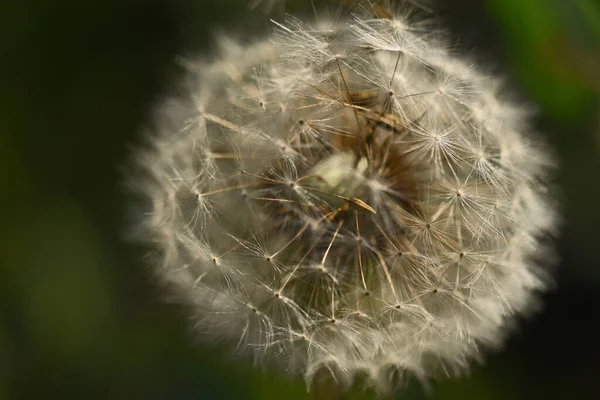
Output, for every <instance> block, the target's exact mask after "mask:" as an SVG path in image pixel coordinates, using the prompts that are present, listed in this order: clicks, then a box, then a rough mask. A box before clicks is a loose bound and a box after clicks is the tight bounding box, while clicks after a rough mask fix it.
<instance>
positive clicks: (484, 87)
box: [139, 9, 555, 390]
mask: <svg viewBox="0 0 600 400" xmlns="http://www.w3.org/2000/svg"><path fill="white" fill-rule="evenodd" d="M275 26H276V28H275V32H274V33H273V34H272V36H270V37H267V38H266V39H264V40H261V41H258V42H256V43H254V44H251V45H240V44H237V43H235V42H234V41H225V40H224V41H222V43H221V51H220V55H219V56H218V57H217V58H216V59H214V60H212V61H210V62H198V63H192V65H191V67H190V70H191V72H190V77H189V80H188V81H187V88H188V89H189V93H190V95H189V96H187V97H185V98H184V99H183V100H181V99H180V100H177V101H171V102H170V103H166V105H165V106H164V107H163V108H162V113H161V119H160V121H161V122H162V125H161V129H160V134H158V135H155V136H154V137H152V146H151V149H150V150H148V151H145V152H143V153H142V154H140V157H139V164H140V165H141V166H142V167H143V170H144V171H145V174H144V177H145V178H144V179H142V178H140V182H142V183H141V184H140V185H139V186H140V187H141V188H142V189H143V193H144V194H145V196H147V198H148V199H149V200H150V201H151V204H152V207H151V211H150V212H149V213H147V217H146V218H145V220H144V228H145V229H144V239H147V240H150V241H152V242H153V243H154V246H155V248H156V249H157V251H156V257H155V266H156V271H157V272H158V276H160V277H161V278H162V279H163V280H164V281H165V282H168V283H169V285H170V287H171V288H173V289H174V292H175V293H176V294H177V295H178V296H179V298H180V299H181V300H182V301H184V302H186V303H187V304H188V305H190V306H191V307H190V308H191V309H192V310H193V313H194V315H193V320H194V326H195V328H196V330H197V331H198V332H199V333H200V334H201V335H202V336H203V337H206V338H216V339H225V340H227V341H228V342H229V343H231V344H232V346H233V347H234V348H235V350H237V351H239V352H244V353H250V354H251V355H252V356H254V358H255V360H256V362H259V363H263V362H265V363H266V362H274V363H277V364H279V365H282V366H283V367H284V368H285V369H287V370H288V371H290V372H291V373H295V374H301V375H303V376H304V377H305V378H306V380H307V381H308V382H309V383H311V382H312V381H313V380H315V379H321V378H320V377H321V376H324V374H329V375H331V376H332V377H333V378H335V379H336V380H337V381H338V382H339V383H340V384H341V385H343V384H348V385H349V384H352V383H353V382H355V381H356V379H358V378H360V379H361V381H364V382H367V384H369V385H372V386H374V387H376V388H377V389H382V390H384V389H387V388H390V387H393V386H394V385H396V384H398V383H400V382H402V380H403V379H404V378H405V377H408V376H416V377H418V378H420V379H427V378H429V377H432V376H436V375H437V374H439V373H444V374H454V373H457V372H460V371H462V370H464V369H466V368H467V366H468V364H469V361H470V360H471V359H474V358H478V357H479V355H480V348H482V347H490V346H497V345H499V344H501V342H502V340H503V337H504V336H505V333H506V332H507V331H508V329H509V328H510V326H511V325H512V324H511V322H512V320H513V318H514V316H516V315H519V314H522V313H525V312H527V311H529V310H531V309H532V306H533V305H534V304H535V297H536V293H537V292H539V291H540V290H542V289H544V287H545V286H546V283H547V282H548V279H547V276H546V275H547V274H546V272H545V271H546V270H547V268H546V265H547V262H546V259H547V257H546V256H547V255H548V254H549V250H548V248H547V246H545V245H543V240H542V239H543V237H544V236H545V235H547V234H548V233H551V232H552V231H553V227H554V225H555V213H554V210H553V207H552V202H551V201H550V200H549V194H548V189H547V178H546V173H547V170H548V168H549V167H551V166H552V162H551V161H550V159H549V158H548V156H547V151H546V150H545V148H544V146H543V145H542V144H541V143H540V141H539V139H537V138H535V137H534V136H532V135H530V134H529V131H530V128H529V126H528V125H527V121H526V120H527V112H526V110H524V108H523V107H521V106H520V105H517V104H515V103H512V102H510V101H508V100H506V99H505V98H503V97H502V96H501V95H500V87H501V85H500V83H499V80H498V79H497V78H494V77H489V76H486V75H485V74H483V73H481V72H478V71H477V70H476V69H475V68H474V66H473V65H471V64H469V63H468V62H467V61H464V60H462V59H460V58H457V57H456V56H455V55H453V54H452V52H451V51H449V50H448V49H447V48H446V47H444V46H443V44H442V43H441V42H440V41H439V39H438V38H439V34H437V33H436V34H435V35H434V34H433V33H430V34H428V32H431V30H430V29H429V28H428V29H425V27H426V25H424V24H423V23H419V22H418V21H417V22H415V21H412V20H411V18H408V17H405V16H403V15H394V14H393V13H389V12H381V11H380V10H378V11H377V12H375V9H373V12H372V13H371V14H369V13H364V15H361V16H352V17H350V18H348V20H336V21H320V22H318V23H315V24H312V25H310V24H308V23H305V22H303V21H301V20H298V19H295V18H291V17H290V18H289V19H288V20H287V21H286V22H284V23H280V22H275Z"/></svg>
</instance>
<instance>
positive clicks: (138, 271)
mask: <svg viewBox="0 0 600 400" xmlns="http://www.w3.org/2000/svg"><path fill="white" fill-rule="evenodd" d="M288 5H289V6H290V7H292V8H297V9H302V8H306V7H307V5H308V3H307V2H296V3H295V4H294V3H293V2H292V1H289V0H288ZM438 5H439V14H440V16H441V19H442V21H443V22H445V23H446V24H447V26H448V27H449V28H450V30H451V31H452V32H453V33H454V34H456V35H458V36H459V37H460V38H461V41H462V42H463V43H464V44H465V46H468V47H465V51H468V50H470V49H471V48H474V49H475V51H474V52H475V53H477V52H479V51H482V52H483V53H484V54H485V55H486V57H488V58H489V60H486V59H483V60H482V64H485V62H486V61H488V62H489V61H493V63H494V64H495V66H497V68H498V69H499V70H500V71H502V72H504V73H505V75H507V76H509V77H511V79H509V81H510V82H511V83H512V84H514V86H515V87H516V88H518V89H519V91H520V95H521V97H523V98H524V99H527V100H529V101H530V102H532V103H534V104H538V105H539V117H538V121H537V128H538V129H539V130H540V131H541V132H544V134H546V135H548V137H549V139H550V141H551V142H552V144H553V145H554V147H555V148H556V152H557V158H558V160H559V163H560V164H561V169H560V171H559V174H558V177H557V185H558V186H559V187H560V188H561V191H562V196H563V199H564V201H563V203H564V207H563V208H564V215H565V228H564V233H563V236H562V239H561V240H560V241H559V246H558V248H559V253H560V254H559V256H560V258H561V259H562V260H563V261H562V263H561V266H560V268H559V271H558V282H557V290H556V291H555V292H554V293H552V294H550V295H548V296H546V298H545V302H546V307H545V309H544V311H543V313H542V314H541V315H539V316H537V317H535V318H534V319H532V320H530V321H528V322H524V324H523V329H522V330H521V333H520V334H517V335H516V336H515V337H514V338H513V339H512V340H511V341H510V342H509V344H508V346H507V350H506V351H504V352H499V353H497V354H494V355H491V356H490V357H489V360H488V363H487V364H486V366H484V367H478V366H476V367H474V374H473V376H472V377H467V378H463V379H459V380H451V381H446V382H443V383H440V384H435V385H433V387H432V393H433V396H432V398H435V399H453V398H460V399H462V400H468V399H477V400H486V399H504V398H513V399H571V398H587V397H594V394H596V395H597V393H598V392H599V389H600V387H599V383H600V379H599V378H600V367H599V366H598V363H597V360H598V358H599V356H600V345H599V343H598V337H600V333H599V332H598V328H597V327H596V326H595V325H594V324H592V319H593V316H594V315H595V313H596V308H595V306H596V304H597V301H598V294H599V292H600V268H599V266H600V253H598V251H597V249H596V247H597V245H598V243H600V241H599V239H600V235H599V234H598V229H599V227H600V207H598V206H597V202H598V199H599V198H600V197H598V196H597V195H598V191H599V190H598V188H599V186H600V185H599V184H598V183H599V182H600V163H599V160H600V157H599V155H600V153H599V152H600V119H599V117H598V116H599V114H600V113H599V102H598V98H599V93H600V73H599V72H598V71H599V70H600V4H599V3H598V2H597V1H594V0H486V1H481V0H447V1H442V0H440V1H438ZM267 26H268V19H267V18H266V16H265V15H264V14H261V13H260V12H259V11H253V12H252V13H250V12H249V11H248V10H247V8H246V1H245V0H220V1H213V2H208V1H205V0H196V1H192V0H190V1H184V0H179V1H176V0H174V1H169V0H129V1H123V0H104V1H93V0H90V1H82V2H76V1H73V0H71V1H69V0H54V1H52V2H44V1H41V0H38V1H33V0H13V1H4V2H0V54H1V59H0V72H1V76H2V78H1V79H0V194H1V201H2V207H1V208H0V210H1V211H0V213H1V214H0V399H4V398H6V399H25V398H27V399H30V398H53V397H56V398H60V397H62V398H127V399H131V398H140V399H141V398H143V399H163V398H164V399H166V398H169V399H171V398H181V399H187V398H190V399H191V398H210V399H212V398H216V399H220V398H232V399H271V398H272V399H280V398H282V397H285V398H289V399H302V398H306V393H305V389H304V384H303V382H301V381H298V380H287V379H285V378H283V377H280V376H279V375H278V374H277V373H270V374H267V373H264V372H262V371H260V370H256V369H254V368H253V367H252V365H250V363H249V362H248V361H244V360H236V359H234V358H233V357H231V356H228V355H227V354H228V353H227V351H226V349H223V348H222V347H221V345H213V346H209V345H206V344H200V343H197V341H196V340H195V338H194V337H193V335H192V334H190V333H189V332H188V330H187V329H186V318H185V312H184V310H182V309H181V308H180V307H177V306H175V305H171V304H166V303H165V302H163V301H162V297H161V294H160V290H159V289H158V288H157V287H155V286H154V284H153V282H152V279H151V277H150V276H149V274H148V273H147V271H146V269H145V267H144V263H143V258H144V249H140V248H137V247H136V246H133V245H131V244H129V243H128V242H127V241H126V240H125V238H124V237H125V236H126V235H125V233H126V230H127V226H128V225H129V223H130V215H129V211H128V204H129V202H130V199H129V196H128V194H127V192H126V190H125V189H124V187H123V185H122V182H123V178H124V176H125V174H126V173H125V172H124V171H126V170H127V169H126V166H127V163H128V157H129V153H130V150H131V148H132V147H134V146H135V145H136V143H139V142H140V137H141V132H142V131H143V130H144V128H145V127H146V126H148V125H149V124H150V123H149V121H150V120H151V119H150V115H151V111H152V107H153V105H154V104H155V102H156V101H157V99H159V98H160V97H161V96H163V95H164V94H165V93H168V92H169V91H170V90H171V89H170V88H171V87H173V86H174V85H173V84H174V82H175V81H176V79H177V77H178V75H179V73H180V72H181V71H179V69H178V67H177V64H176V62H175V59H176V56H177V55H178V54H188V53H194V52H202V51H207V50H208V49H210V43H211V41H212V35H213V32H214V30H215V29H217V27H218V29H219V31H221V32H231V33H232V34H234V35H236V34H237V35H238V36H243V35H244V32H246V31H247V30H252V31H258V30H260V29H265V28H266V27H267ZM423 396H424V393H423V391H422V390H421V389H419V388H418V385H415V384H411V385H409V388H408V389H407V391H406V392H405V393H402V394H401V397H400V398H421V397H423ZM369 397H370V395H369V394H362V393H360V392H358V393H357V394H356V396H355V398H356V399H358V398H369Z"/></svg>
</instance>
